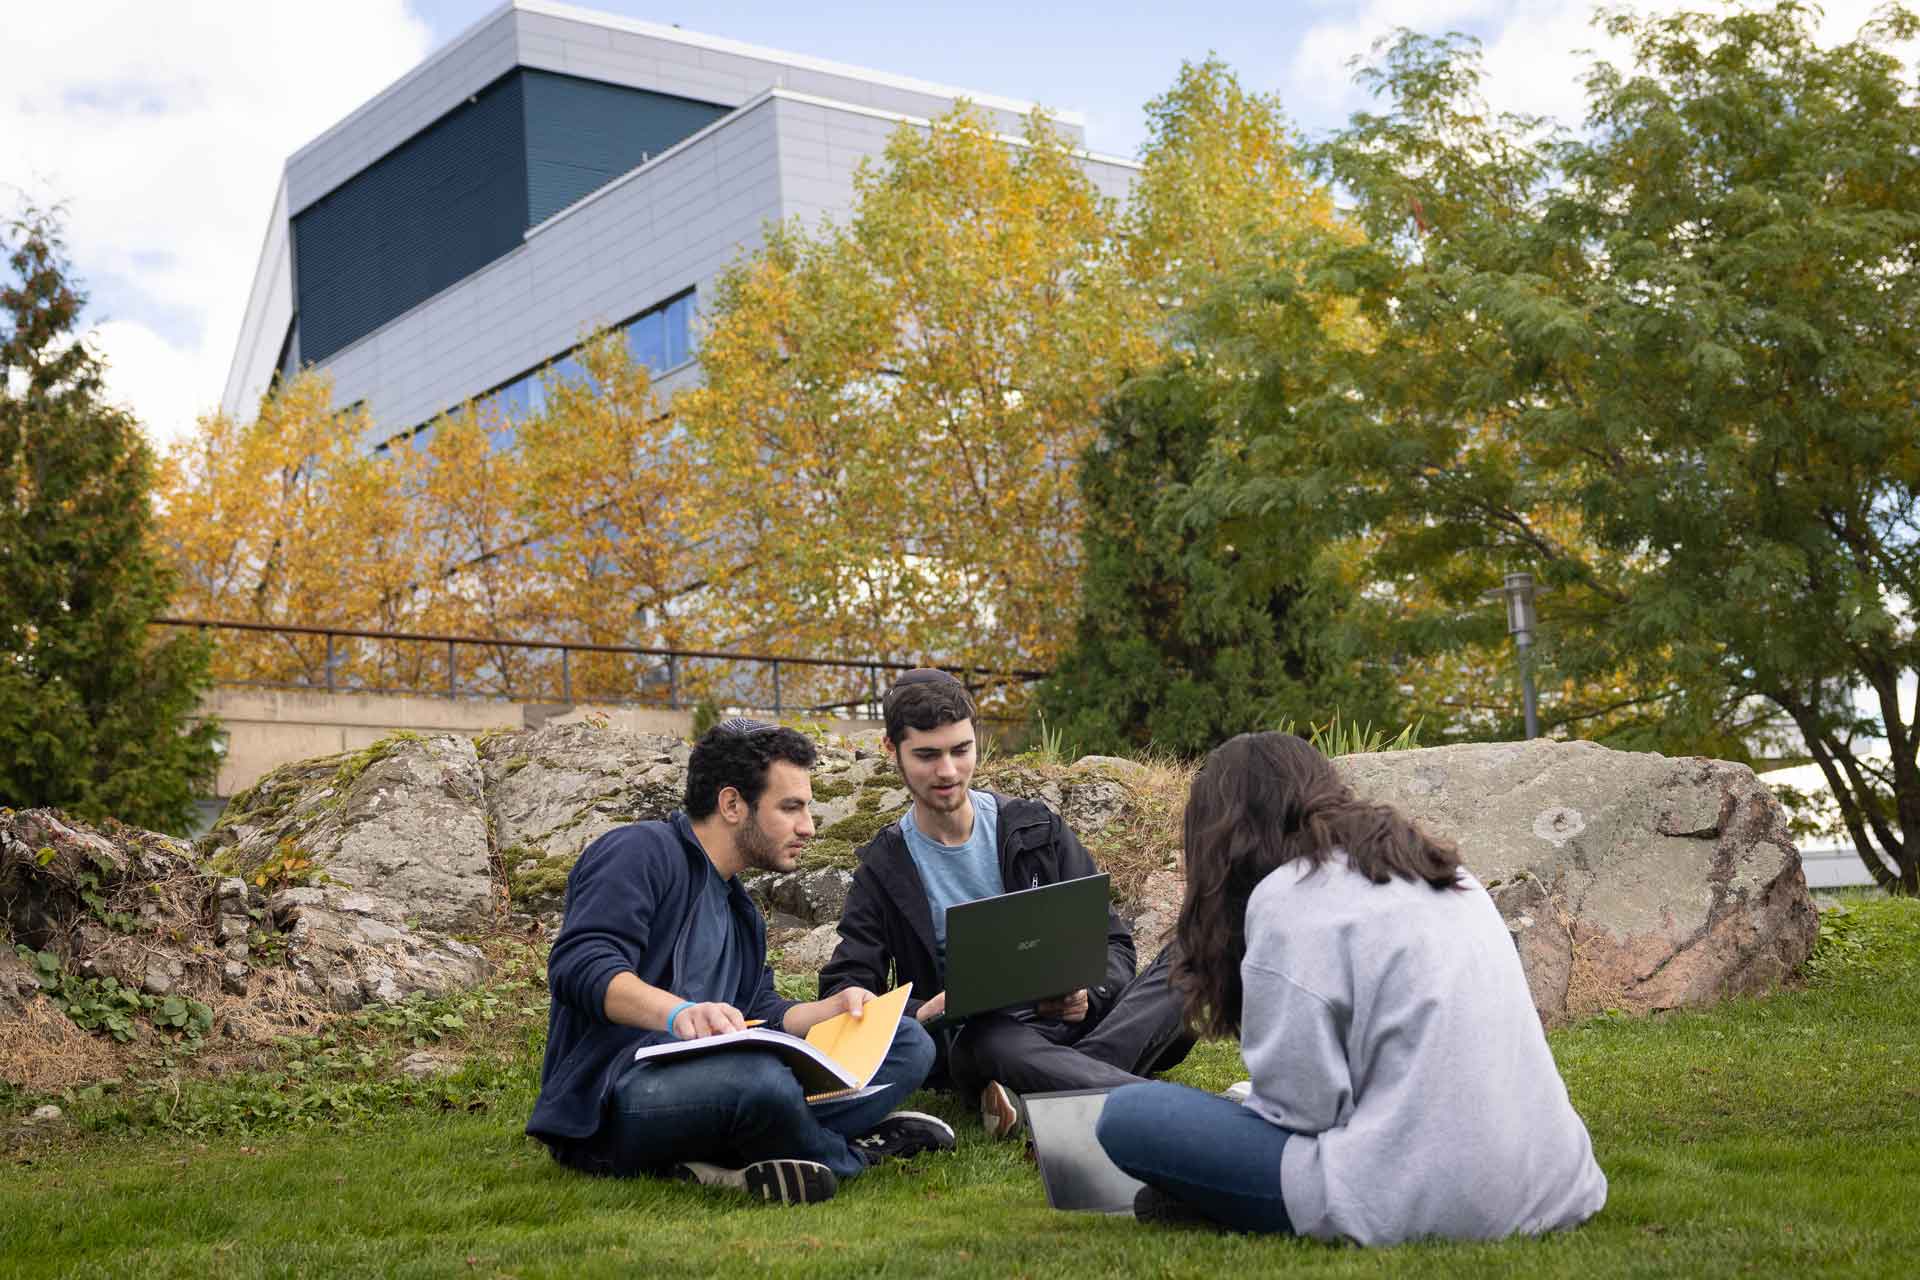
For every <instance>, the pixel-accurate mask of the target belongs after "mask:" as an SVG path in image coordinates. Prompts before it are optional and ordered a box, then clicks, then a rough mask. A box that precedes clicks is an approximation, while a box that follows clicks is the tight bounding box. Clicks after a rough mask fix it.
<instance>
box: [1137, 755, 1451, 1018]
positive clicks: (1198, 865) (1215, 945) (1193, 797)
mask: <svg viewBox="0 0 1920 1280" xmlns="http://www.w3.org/2000/svg"><path fill="white" fill-rule="evenodd" d="M1183 843H1184V845H1185V848H1186V867H1187V894H1186V898H1185V900H1183V901H1182V902H1181V904H1180V918H1179V920H1178V921H1177V922H1176V923H1175V925H1174V937H1175V939H1176V941H1177V943H1178V946H1179V948H1180V949H1179V952H1178V954H1177V956H1176V958H1175V961H1174V969H1173V981H1174V984H1175V985H1176V986H1177V987H1179V989H1180V990H1181V991H1182V992H1184V993H1185V995H1186V998H1187V1021H1188V1023H1189V1024H1190V1025H1191V1026H1192V1027H1193V1028H1194V1029H1195V1030H1197V1031H1199V1032H1200V1033H1201V1034H1203V1035H1237V1034H1238V1033H1239V1030H1240V1002H1241V989H1240V962H1241V960H1242V959H1244V958H1245V957H1246V954H1247V938H1246V917H1247V899H1248V898H1250V897H1252V896H1253V890H1254V886H1256V885H1258V884H1259V883H1260V881H1261V880H1262V879H1264V878H1265V877H1266V876H1267V874H1268V873H1269V872H1271V871H1272V870H1273V869H1274V868H1276V867H1278V866H1280V865H1281V864H1283V863H1287V862H1292V861H1293V860H1295V859H1296V858H1304V859H1306V860H1307V861H1309V862H1311V863H1313V864H1314V867H1315V868H1316V869H1317V868H1318V867H1320V866H1321V865H1322V864H1324V863H1325V862H1326V861H1327V858H1328V856H1329V855H1330V854H1331V853H1332V852H1333V851H1334V850H1335V849H1339V850H1343V851H1344V852H1345V854H1346V859H1347V865H1348V866H1350V867H1351V868H1353V870H1355V871H1357V872H1359V873H1360V874H1361V875H1363V876H1365V877H1366V878H1367V879H1369V880H1371V881H1372V882H1373V883H1375V884H1385V883H1386V882H1387V881H1388V880H1389V879H1391V878H1392V877H1394V876H1399V877H1401V878H1402V879H1405V880H1422V881H1425V882H1426V883H1427V884H1429V885H1431V886H1433V888H1435V889H1436V890H1446V889H1455V888H1458V887H1460V885H1459V868H1460V855H1459V853H1458V852H1457V851H1456V850H1455V849H1454V847H1453V846H1452V845H1451V844H1448V843H1446V842H1445V841H1442V840H1437V839H1435V838H1434V837H1432V836H1430V835H1428V834H1427V833H1426V832H1424V831H1422V830H1421V829H1420V828H1419V827H1417V826H1415V825H1414V824H1413V822H1411V821H1410V820H1408V819H1407V818H1406V817H1404V816H1402V815H1401V814H1400V813H1399V812H1398V811H1396V810H1394V809H1393V808H1392V807H1390V806H1388V805H1384V804H1373V803H1370V802H1368V801H1364V800H1360V799H1357V798H1355V796H1354V794H1353V790H1352V788H1350V787H1348V786H1347V784H1346V783H1345V782H1343V781H1341V778H1340V775H1339V774H1338V773H1336V772H1335V771H1334V768H1333V765H1332V763H1331V762H1329V761H1328V759H1327V758H1326V757H1325V756H1323V755H1321V754H1320V752H1319V751H1317V750H1316V749H1315V748H1314V747H1313V745H1312V744H1311V743H1308V742H1306V741H1304V740H1302V739H1300V738H1297V737H1295V736H1294V735H1293V734H1290V733H1243V734H1241V735H1240V736H1239V737H1237V738H1234V739H1232V740H1230V741H1228V742H1226V743H1224V744H1222V745H1221V746H1219V747H1216V748H1215V749H1214V752H1213V754H1212V755H1210V756H1208V757H1207V762H1206V764H1204V765H1203V766H1201V769H1200V772H1199V773H1198V774H1197V775H1195V777H1194V779H1193V789H1192V791H1191V793H1190V794H1189V796H1188V799H1187V816H1186V831H1185V834H1184V840H1183Z"/></svg>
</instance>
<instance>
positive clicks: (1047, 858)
mask: <svg viewBox="0 0 1920 1280" xmlns="http://www.w3.org/2000/svg"><path fill="white" fill-rule="evenodd" d="M994 798H995V799H996V800H997V801H998V802H999V806H1000V824H999V836H998V850H997V851H998V853H999V857H1000V883H1001V885H1002V886H1003V887H1004V888H1005V890H1006V891H1007V892H1009V893H1011V892H1014V891H1015V890H1019V889H1036V888H1038V887H1040V886H1041V885H1043V884H1055V883H1057V882H1059V881H1061V880H1077V879H1079V878H1080V877H1082V876H1091V875H1097V874H1098V873H1099V870H1100V869H1099V868H1098V867H1096V866H1094V865H1093V859H1092V858H1091V857H1089V856H1088V855H1087V851H1086V850H1085V849H1084V848H1082V847H1081V845H1080V841H1079V840H1078V839H1076V838H1075V837H1074V834H1073V832H1071V831H1069V830H1068V829H1067V824H1066V823H1065V822H1063V821H1061V818H1060V815H1059V814H1057V813H1055V812H1054V811H1053V810H1052V809H1049V808H1048V807H1047V806H1046V805H1044V804H1042V803H1040V802H1039V801H1037V800H1017V799H1014V798H1013V797H1011V796H1003V795H1000V794H998V793H997V792H996V793H995V796H994ZM1134 965H1135V960H1134V952H1133V934H1132V932H1131V931H1129V930H1128V928H1127V926H1126V922H1125V921H1123V920H1121V918H1120V915H1119V913H1118V912H1116V911H1115V910H1114V909H1113V906H1112V904H1111V903H1109V904H1108V906H1107V974H1106V977H1105V978H1104V979H1103V980H1102V981H1101V983H1100V985H1099V986H1097V987H1093V988H1091V989H1089V990H1088V992H1087V1018H1088V1020H1089V1022H1098V1021H1099V1020H1100V1019H1101V1018H1102V1017H1103V1016H1104V1015H1105V1014H1106V1011H1107V1009H1108V1008H1109V1007H1110V1006H1111V1005H1112V1004H1113V1002H1114V1000H1115V999H1117V998H1118V996H1119V994H1120V989H1121V988H1122V987H1124V986H1126V985H1127V983H1128V982H1129V981H1131V980H1132V978H1133V973H1134ZM903 982H911V983H912V984H913V998H912V999H910V1000H909V1001H908V1002H907V1012H909V1013H913V1012H916V1011H917V1010H918V1009H919V1008H920V1006H921V1005H922V1004H924V1003H925V1002H926V1001H927V1000H930V999H932V998H933V997H934V996H936V995H938V994H939V993H940V992H941V991H943V990H944V989H945V987H946V981H945V975H944V974H942V973H941V971H940V964H939V961H938V959H937V958H936V953H935V951H934V944H933V908H932V906H931V905H930V904H929V902H928V900H927V887H926V884H925V882H923V881H922V880H921V879H920V869H919V868H918V867H916V866H915V865H914V862H913V855H912V854H911V853H909V852H908V851H907V837H906V835H905V833H904V832H902V831H901V830H900V824H899V823H898V822H895V823H892V824H891V825H889V826H888V827H886V828H885V829H884V830H882V831H881V832H880V834H878V835H876V836H875V837H874V838H873V839H872V840H870V841H868V842H867V843H866V845H865V846H863V847H862V848H861V850H860V867H859V869H858V870H856V871H855V872H854V873H853V888H852V889H851V890H850V891H849V892H848V894H847V905H846V907H845V908H843V909H842V910H841V912H840V945H839V946H838V947H836V948H834V952H833V958H832V959H831V960H829V961H828V962H827V967H826V968H824V969H822V970H821V971H820V994H821V996H822V997H825V996H830V995H832V994H833V993H834V992H836V991H839V990H840V989H841V988H843V987H865V988H866V989H867V990H869V991H872V992H876V993H884V992H887V991H891V990H892V989H893V988H894V987H897V986H899V985H900V984H901V983H903Z"/></svg>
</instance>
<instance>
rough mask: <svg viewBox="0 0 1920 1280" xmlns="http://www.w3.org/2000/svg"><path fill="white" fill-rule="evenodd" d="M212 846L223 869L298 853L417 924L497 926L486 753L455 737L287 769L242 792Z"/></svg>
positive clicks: (456, 928)
mask: <svg viewBox="0 0 1920 1280" xmlns="http://www.w3.org/2000/svg"><path fill="white" fill-rule="evenodd" d="M231 808H232V810H233V812H232V813H231V814H228V815H223V816H222V818H221V821H220V822H219V824H218V825H217V826H216V827H215V828H214V830H213V832H212V833H211V834H210V835H209V837H208V838H207V840H206V841H205V842H204V844H203V852H205V853H207V854H209V855H211V856H212V857H213V859H214V862H215V865H216V866H218V867H220V868H222V869H223V870H231V871H238V872H241V873H243V874H244V873H247V872H250V871H252V870H254V869H256V868H260V867H271V866H274V865H276V864H278V863H280V862H281V861H282V860H283V859H285V858H287V857H290V856H291V857H299V858H302V859H305V860H306V861H307V862H308V863H310V864H311V865H312V866H314V867H317V868H319V870H320V871H321V872H323V873H324V875H325V877H326V883H327V884H329V885H331V886H334V887H337V888H339V889H344V890H350V891H358V892H359V893H361V894H363V895H366V896H367V897H368V898H370V899H379V900H381V901H385V902H390V903H394V904H398V907H399V915H400V918H401V919H403V920H405V921H407V922H409V923H410V924H411V925H412V926H414V927H418V928H423V929H428V930H434V931H439V932H446V933H476V932H480V931H483V930H486V929H489V928H491V927H492V926H493V923H494V919H495V915H496V913H497V911H498V908H499V907H500V905H501V904H500V902H499V901H498V899H497V898H496V896H495V890H494V882H493V870H492V850H491V847H490V845H489V842H488V836H487V810H486V804H485V795H484V779H483V775H482V773H481V769H480V757H479V755H478V754H477V753H476V752H475V750H474V745H473V743H472V742H471V741H470V740H468V739H466V738H463V737H460V736H458V735H455V734H435V735H433V736H431V737H420V736H417V735H413V734H396V735H395V736H393V737H391V738H386V739H383V740H382V741H381V742H379V743H377V744H376V745H374V746H372V747H369V748H367V749H366V750H365V751H361V752H355V753H352V754H350V755H345V756H328V757H325V758H323V759H320V760H311V761H305V762H302V763H300V764H296V765H288V766H286V767H285V768H283V769H278V770H275V771H274V772H273V773H271V774H269V775H268V776H267V777H266V778H263V779H262V780H261V781H260V783H259V785H257V786H256V787H254V788H253V790H252V791H250V792H248V793H247V794H246V795H243V796H239V797H236V798H235V800H234V803H233V805H232V806H231Z"/></svg>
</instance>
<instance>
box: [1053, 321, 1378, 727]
mask: <svg viewBox="0 0 1920 1280" xmlns="http://www.w3.org/2000/svg"><path fill="white" fill-rule="evenodd" d="M1222 405H1223V397H1222V395H1221V392H1220V388H1219V385H1218V384H1217V383H1216V382H1214V381H1213V380H1211V379H1209V378H1207V377H1205V376H1202V375H1201V374H1199V373H1197V372H1196V371H1195V369H1194V368H1193V367H1192V365H1191V364H1189V363H1188V362H1187V361H1186V360H1185V359H1183V358H1182V359H1176V360H1175V361H1174V362H1173V363H1172V364H1170V365H1169V366H1168V367H1167V368H1166V369H1163V370H1161V371H1160V372H1159V373H1157V374H1155V375H1153V376H1150V377H1145V378H1141V379H1138V380H1136V381H1134V382H1133V383H1131V384H1129V386H1128V387H1127V389H1126V390H1125V391H1124V392H1123V393H1122V394H1120V395H1119V396H1117V397H1116V398H1115V399H1114V400H1113V401H1112V402H1111V403H1110V404H1109V406H1108V408H1107V411H1106V413H1105V415H1104V418H1103V420H1102V424H1101V431H1100V435H1099V437H1098V438H1097V440H1096V441H1095V443H1094V444H1093V446H1092V447H1091V448H1089V449H1088V451H1087V453H1086V454H1085V456H1084V457H1083V458H1082V460H1081V469H1080V493H1081V502H1082V504H1083V508H1084V510H1085V513H1086V515H1085V524H1084V527H1083V530H1082V534H1081V537H1082V542H1083V546H1084V555H1085V566H1086V567H1085V571H1084V574H1083V576H1082V579H1081V612H1080V618H1079V622H1078V625H1077V628H1076V633H1075V642H1074V645H1073V647H1072V649H1070V650H1069V651H1068V653H1067V654H1066V655H1065V657H1064V658H1063V660H1062V661H1061V662H1060V664H1059V665H1058V666H1057V667H1056V668H1055V671H1054V674H1053V676H1052V678H1050V679H1049V680H1048V681H1047V682H1046V683H1045V685H1044V686H1043V688H1042V690H1041V694H1040V714H1041V715H1042V716H1043V717H1044V718H1045V720H1046V722H1047V724H1048V726H1049V727H1050V728H1052V729H1056V730H1058V731H1059V732H1060V734H1061V736H1062V738H1063V740H1064V741H1065V742H1066V743H1067V744H1069V745H1070V746H1072V747H1073V748H1075V749H1077V750H1080V751H1099V752H1108V753H1115V752H1130V751H1137V750H1140V749H1143V748H1152V749H1154V750H1157V751H1168V752H1172V753H1174V754H1176V755H1188V756H1191V755H1198V754H1200V753H1202V752H1205V751H1207V750H1209V749H1211V748H1212V747H1213V746H1215V745H1217V744H1218V743H1219V742H1221V741H1222V740H1224V739H1226V738H1228V737H1231V736H1232V735H1234V734H1236V733H1242V732H1245V731H1248V730H1254V729H1269V728H1274V727H1276V726H1277V725H1279V724H1281V723H1283V722H1287V721H1291V722H1294V723H1296V724H1299V725H1301V726H1302V729H1303V731H1304V727H1305V726H1306V725H1307V724H1309V723H1325V722H1327V721H1328V720H1330V719H1331V718H1332V717H1333V716H1334V715H1335V714H1336V713H1337V714H1338V715H1339V716H1340V717H1341V718H1343V719H1345V720H1348V721H1355V720H1360V721H1369V720H1372V721H1378V722H1382V723H1384V722H1386V721H1387V720H1389V719H1390V718H1391V715H1392V699H1391V696H1390V693H1389V691H1388V688H1387V685H1386V678H1385V676H1384V675H1382V674H1380V673H1377V672H1375V673H1369V672H1368V671H1367V670H1366V669H1365V668H1364V667H1363V666H1362V665H1360V664H1358V663H1356V662H1355V661H1354V660H1353V658H1352V655H1351V654H1349V653H1347V652H1344V651H1343V645H1344V642H1345V637H1346V636H1347V635H1348V629H1347V628H1345V627H1342V626H1341V625H1339V620H1340V618H1341V615H1342V614H1344V613H1345V612H1346V611H1347V609H1348V608H1349V606H1350V603H1351V602H1350V600H1349V595H1350V593H1349V591H1348V590H1347V588H1346V587H1345V586H1344V585H1343V584H1342V583H1341V581H1340V580H1339V575H1338V574H1337V573H1336V572H1335V570H1334V565H1333V563H1332V562H1331V559H1330V556H1329V552H1330V549H1331V548H1332V547H1333V546H1334V542H1333V538H1332V536H1331V535H1332V533H1333V531H1334V527H1335V524H1336V523H1337V522H1335V521H1331V520H1329V521H1327V522H1325V524H1324V525H1323V526H1321V527H1322V528H1323V529H1324V530H1325V533H1324V534H1320V533H1317V532H1316V529H1315V525H1314V524H1313V523H1312V522H1311V521H1298V522H1295V521H1279V520H1271V519H1264V518H1252V519H1250V518H1247V517H1246V516H1244V515H1242V514H1237V513H1234V512H1229V511H1218V510H1216V511H1206V510H1202V509H1200V508H1197V507H1196V506H1195V505H1194V504H1193V503H1192V502H1191V501H1190V500H1189V497H1190V494H1189V489H1190V486H1191V485H1192V484H1193V483H1194V481H1195V480H1196V478H1197V477H1199V476H1201V475H1202V474H1205V473H1206V472H1208V471H1209V470H1210V469H1211V468H1212V467H1213V466H1214V465H1215V464H1216V462H1217V455H1218V453H1219V452H1220V451H1219V448H1218V445H1219V442H1220V438H1221V434H1222V433H1221V432H1220V431H1219V430H1218V429H1217V426H1216V423H1217V422H1218V420H1219V418H1220V416H1221V413H1222Z"/></svg>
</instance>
